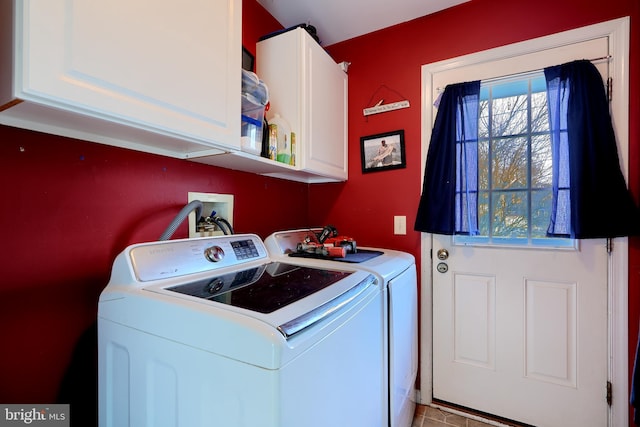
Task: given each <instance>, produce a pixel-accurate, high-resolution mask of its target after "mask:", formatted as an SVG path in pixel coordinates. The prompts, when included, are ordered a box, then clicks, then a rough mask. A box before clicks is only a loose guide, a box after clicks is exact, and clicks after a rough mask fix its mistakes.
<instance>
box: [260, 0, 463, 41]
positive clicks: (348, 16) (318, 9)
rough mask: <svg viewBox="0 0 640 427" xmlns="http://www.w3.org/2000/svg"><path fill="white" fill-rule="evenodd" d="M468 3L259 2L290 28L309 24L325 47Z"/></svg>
mask: <svg viewBox="0 0 640 427" xmlns="http://www.w3.org/2000/svg"><path fill="white" fill-rule="evenodd" d="M466 1H469V0H258V3H260V4H261V5H262V6H263V7H264V8H265V9H267V10H268V11H269V13H271V15H273V17H274V18H276V19H277V20H278V22H280V24H282V26H283V27H285V28H289V27H293V26H295V25H298V24H310V25H313V26H314V27H316V29H317V30H318V37H319V38H320V43H321V44H322V45H323V46H329V45H332V44H334V43H338V42H341V41H344V40H348V39H351V38H354V37H357V36H361V35H363V34H367V33H370V32H372V31H376V30H380V29H382V28H386V27H390V26H392V25H396V24H400V23H402V22H406V21H410V20H412V19H415V18H419V17H421V16H425V15H429V14H431V13H434V12H438V11H440V10H443V9H447V8H449V7H452V6H455V5H457V4H460V3H464V2H466Z"/></svg>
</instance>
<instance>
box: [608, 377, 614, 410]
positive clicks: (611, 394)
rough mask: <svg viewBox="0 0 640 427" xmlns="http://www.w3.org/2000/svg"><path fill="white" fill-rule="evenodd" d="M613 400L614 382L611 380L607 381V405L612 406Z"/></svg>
mask: <svg viewBox="0 0 640 427" xmlns="http://www.w3.org/2000/svg"><path fill="white" fill-rule="evenodd" d="M612 400H613V384H611V381H607V405H609V406H611V402H612Z"/></svg>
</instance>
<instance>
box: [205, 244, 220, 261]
mask: <svg viewBox="0 0 640 427" xmlns="http://www.w3.org/2000/svg"><path fill="white" fill-rule="evenodd" d="M204 256H205V258H207V259H208V260H209V261H211V262H218V261H222V259H223V258H224V250H222V248H221V247H220V246H210V247H208V248H207V249H205V250H204Z"/></svg>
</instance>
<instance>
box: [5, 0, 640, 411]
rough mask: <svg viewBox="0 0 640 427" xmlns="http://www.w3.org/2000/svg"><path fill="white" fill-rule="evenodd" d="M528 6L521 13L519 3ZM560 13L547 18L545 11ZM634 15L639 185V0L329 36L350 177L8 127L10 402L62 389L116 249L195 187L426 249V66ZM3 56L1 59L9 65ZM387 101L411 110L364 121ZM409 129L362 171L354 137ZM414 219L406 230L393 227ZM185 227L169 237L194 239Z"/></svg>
mask: <svg viewBox="0 0 640 427" xmlns="http://www.w3.org/2000/svg"><path fill="white" fill-rule="evenodd" d="M526 5H528V6H530V7H529V8H526V9H525V6H526ZM243 8H244V11H243V41H244V44H245V47H247V49H248V50H249V51H250V52H252V53H254V52H255V41H256V40H257V38H258V37H259V36H260V35H263V34H266V33H269V32H271V31H274V30H277V29H279V28H281V26H280V25H279V24H278V23H277V22H276V21H275V20H273V18H272V17H271V16H270V15H269V14H268V13H266V12H265V11H264V9H263V8H262V7H261V6H259V5H258V4H257V3H256V2H255V1H254V0H244V1H243ZM554 9H557V11H554V12H553V13H550V12H549V10H554ZM621 16H631V17H632V25H631V31H632V34H631V61H630V69H631V79H630V80H631V82H630V84H631V90H630V115H631V120H630V145H631V148H630V151H631V152H630V159H631V161H630V164H631V171H630V175H631V176H630V186H631V188H632V190H633V191H634V194H635V195H636V197H637V198H638V197H639V195H640V168H639V167H638V165H639V164H640V163H639V162H640V123H639V122H640V121H639V120H638V117H639V111H640V89H639V86H638V79H637V76H638V70H639V69H640V63H639V61H640V55H639V53H640V46H639V43H638V42H639V41H640V30H639V27H638V26H637V24H636V22H637V21H638V19H640V3H639V2H638V1H637V0H610V1H608V2H605V3H602V2H600V3H598V2H584V1H581V0H562V1H561V2H558V1H551V0H535V1H533V0H528V1H519V2H513V1H510V0H472V1H470V2H469V3H466V4H463V5H460V6H457V7H455V8H452V9H449V10H446V11H443V12H440V13H437V14H434V15H432V16H429V17H425V18H421V19H418V20H415V21H411V22H408V23H405V24H401V25H398V26H395V27H392V28H389V29H386V30H383V31H379V32H376V33H373V34H370V35H367V36H363V37H360V38H356V39H353V40H350V41H346V42H343V43H340V44H336V45H333V46H331V47H329V49H328V50H329V51H330V52H331V53H332V55H333V57H334V58H335V59H336V61H343V60H346V61H350V62H351V63H352V65H351V67H350V69H349V103H350V105H349V110H350V113H349V159H350V160H349V181H348V182H347V183H337V184H323V185H312V186H307V185H304V184H299V183H293V182H288V181H282V180H278V179H270V178H263V177H259V176H256V175H252V174H246V173H242V172H234V171H228V170H224V169H219V168H215V167H209V166H205V165H200V164H196V163H191V162H186V161H179V160H175V159H169V158H165V157H160V156H154V155H150V154H144V153H137V152H133V151H127V150H122V149H118V148H113V147H107V146H102V145H99V144H93V143H86V142H82V141H76V140H70V139H66V138H59V137H54V136H50V135H44V134H39V133H35V132H30V131H25V130H19V129H13V128H9V127H3V126H0V182H1V183H2V184H1V185H2V187H1V188H2V195H3V199H4V200H5V203H4V209H2V211H0V212H1V213H0V224H2V226H3V233H2V237H3V239H2V243H3V248H4V250H3V251H2V254H3V259H4V261H3V262H2V266H3V270H4V271H3V273H4V274H3V277H2V279H1V280H0V328H1V329H0V332H1V336H2V339H3V351H2V352H0V402H3V403H51V402H54V401H55V400H56V396H57V393H58V388H59V386H60V382H61V379H62V377H63V375H64V372H65V369H66V368H67V366H68V365H69V363H70V360H71V354H72V351H73V349H74V347H75V345H76V343H77V341H78V339H79V337H80V335H81V334H82V332H83V331H84V330H85V329H87V328H88V327H89V326H90V325H91V323H92V322H93V321H94V320H95V314H96V301H97V297H98V295H99V293H100V291H101V290H102V288H103V287H104V285H106V283H107V281H108V278H109V270H110V268H111V263H112V262H113V258H114V257H115V255H116V254H117V253H118V252H120V251H121V250H122V249H124V248H125V247H126V246H127V245H128V244H131V243H136V242H141V241H149V240H156V239H157V237H158V236H159V234H160V233H161V232H162V231H163V230H164V228H165V227H166V226H167V225H168V223H169V222H170V221H171V219H173V217H174V215H175V214H176V213H177V212H178V211H179V209H180V208H181V207H182V206H184V204H185V203H186V193H187V192H188V191H202V192H218V193H230V194H234V195H235V209H234V226H235V228H236V231H238V232H255V233H257V234H258V235H260V236H262V237H265V236H266V235H268V234H269V233H270V232H272V231H274V230H278V229H286V228H293V227H304V226H308V225H322V224H325V223H332V224H334V225H336V227H337V228H338V229H339V230H340V232H342V233H344V234H349V235H351V236H353V237H355V238H356V239H357V241H358V244H359V245H369V246H381V247H389V248H394V249H400V250H406V251H408V252H411V253H413V254H414V255H415V256H416V258H417V259H419V257H420V252H419V249H420V241H419V234H418V233H416V232H413V231H411V230H412V225H413V222H414V221H415V211H416V208H417V204H418V198H419V194H420V191H421V188H420V187H421V183H420V174H421V167H422V165H421V161H420V101H421V94H420V66H421V65H422V64H426V63H429V62H433V61H438V60H442V59H446V58H450V57H454V56H458V55H462V54H466V53H471V52H475V51H479V50H483V49H487V48H491V47H495V46H500V45H504V44H509V43H513V42H517V41H521V40H525V39H529V38H533V37H538V36H542V35H546V34H551V33H555V32H558V31H563V30H567V29H571V28H576V27H580V26H583V25H588V24H592V23H596V22H601V21H605V20H609V19H613V18H618V17H621ZM5 66H6V64H5ZM380 98H384V99H385V102H393V101H397V100H401V99H407V100H409V101H410V103H411V107H410V108H408V109H404V110H398V111H394V112H389V113H383V114H379V115H374V116H369V117H363V115H362V109H363V108H365V107H369V106H371V105H372V103H375V102H377V101H378V100H379V99H380ZM396 129H404V130H405V143H406V152H407V167H406V168H405V169H400V170H392V171H387V172H376V173H370V174H366V175H363V174H362V173H361V166H360V137H361V136H365V135H372V134H376V133H380V132H387V131H390V130H396ZM394 215H406V216H407V228H408V234H407V235H406V236H395V235H393V216H394ZM185 235H186V230H185V228H184V227H183V228H181V229H179V230H178V232H177V233H176V235H175V236H174V237H175V238H177V237H184V236H185ZM629 280H630V283H629V287H630V292H629V307H630V317H629V318H630V320H629V323H630V332H629V334H630V343H631V345H630V347H629V353H630V357H633V351H634V348H633V347H634V345H635V337H636V335H637V331H638V328H637V319H638V307H639V305H640V304H639V300H640V293H639V292H638V285H640V244H639V243H638V242H637V241H632V242H631V249H630V260H629Z"/></svg>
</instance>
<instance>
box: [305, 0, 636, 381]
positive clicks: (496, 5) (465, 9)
mask: <svg viewBox="0 0 640 427" xmlns="http://www.w3.org/2000/svg"><path fill="white" fill-rule="evenodd" d="M623 16H631V37H630V39H631V57H630V98H629V101H630V102H629V103H630V105H629V108H630V110H629V114H630V125H629V131H630V140H629V143H630V179H629V184H630V188H631V189H632V192H633V193H634V195H635V197H636V200H639V199H640V167H639V166H640V120H638V118H639V116H640V85H639V80H638V76H639V71H640V27H639V26H638V21H639V20H640V2H638V0H610V1H607V2H585V1H583V0H560V1H558V0H525V1H512V0H471V1H470V2H468V3H464V4H462V5H459V6H457V7H454V8H451V9H448V10H445V11H442V12H440V13H436V14H434V15H431V16H427V17H423V18H420V19H417V20H414V21H410V22H407V23H403V24H400V25H397V26H394V27H391V28H387V29H384V30H381V31H378V32H375V33H372V34H369V35H365V36H362V37H359V38H355V39H352V40H348V41H345V42H342V43H338V44H335V45H333V46H330V47H329V48H328V50H329V51H330V52H331V54H332V56H333V57H334V59H335V60H336V62H341V61H349V62H351V66H350V68H349V181H348V182H347V183H345V184H324V185H314V186H312V187H311V188H310V199H309V200H310V204H309V219H310V222H311V223H316V224H319V223H324V222H332V223H333V224H334V225H335V226H336V227H337V228H338V229H339V230H340V231H341V232H344V233H345V234H349V235H352V236H355V237H356V238H357V241H358V244H366V245H373V246H381V247H391V248H396V249H401V250H406V251H409V252H411V253H413V254H414V255H415V257H416V259H419V258H420V241H419V233H417V232H413V231H411V230H412V229H413V224H414V222H415V212H416V210H417V206H418V201H419V194H420V193H421V184H422V183H421V178H420V177H421V168H422V164H421V160H420V157H421V153H420V151H421V140H420V137H421V117H420V114H421V93H420V85H421V81H420V78H421V77H420V67H421V65H423V64H428V63H431V62H435V61H440V60H443V59H448V58H452V57H455V56H459V55H464V54H468V53H473V52H477V51H481V50H485V49H489V48H493V47H497V46H502V45H506V44H510V43H515V42H519V41H523V40H527V39H531V38H535V37H540V36H544V35H548V34H552V33H557V32H560V31H564V30H568V29H572V28H577V27H581V26H585V25H589V24H594V23H598V22H602V21H607V20H610V19H615V18H620V17H623ZM320 38H322V35H321V34H320ZM472 78H473V76H470V79H472ZM614 84H615V83H614ZM381 98H384V100H385V103H388V102H394V101H400V100H403V99H407V100H409V102H410V104H411V107H410V108H408V109H402V110H396V111H392V112H387V113H382V114H377V115H373V116H368V117H364V116H363V114H362V109H363V108H366V107H370V106H372V105H373V104H375V103H376V102H377V101H379V100H380V99H381ZM396 129H404V131H405V144H406V154H407V167H406V169H401V170H392V171H386V172H376V173H368V174H365V175H363V174H362V172H361V166H360V137H362V136H366V135H373V134H377V133H381V132H387V131H392V130H396ZM394 215H406V216H407V228H408V229H409V231H408V234H407V235H406V236H394V235H393V216H394ZM639 285H640V242H639V240H638V239H631V242H630V254H629V348H628V351H629V357H630V361H632V360H633V357H635V354H634V353H635V343H636V337H637V335H638V313H639V306H640V292H639V291H638V287H639ZM629 369H632V365H631V364H630V366H629Z"/></svg>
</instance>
